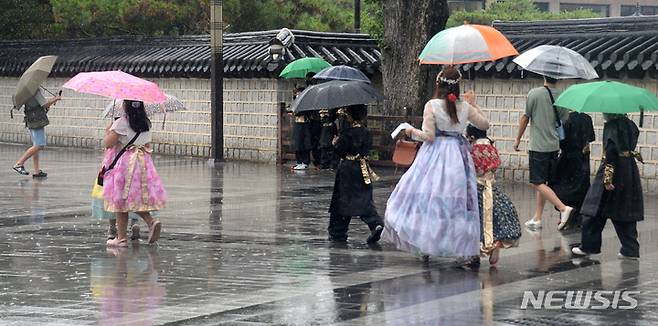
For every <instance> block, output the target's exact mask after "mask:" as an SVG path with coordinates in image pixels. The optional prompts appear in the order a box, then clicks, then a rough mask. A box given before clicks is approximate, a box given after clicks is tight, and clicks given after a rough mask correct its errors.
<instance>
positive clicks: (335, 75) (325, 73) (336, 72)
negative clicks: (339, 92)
mask: <svg viewBox="0 0 658 326" xmlns="http://www.w3.org/2000/svg"><path fill="white" fill-rule="evenodd" d="M313 78H315V79H325V80H355V81H362V82H366V83H370V79H368V77H367V76H366V75H365V74H364V73H362V72H361V70H359V69H356V68H352V67H349V66H343V65H341V66H333V67H327V68H324V69H323V70H322V71H320V72H318V73H317V74H315V76H313Z"/></svg>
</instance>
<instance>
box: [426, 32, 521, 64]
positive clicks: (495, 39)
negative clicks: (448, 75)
mask: <svg viewBox="0 0 658 326" xmlns="http://www.w3.org/2000/svg"><path fill="white" fill-rule="evenodd" d="M518 54H519V53H518V52H517V51H516V49H515V48H514V46H512V44H511V43H510V42H509V41H508V40H507V38H505V36H504V35H503V34H502V33H501V32H499V31H498V30H496V29H495V28H493V27H489V26H484V25H462V26H457V27H452V28H448V29H445V30H443V31H441V32H439V33H437V34H436V35H434V37H432V39H431V40H430V41H429V42H427V44H426V45H425V48H424V49H423V52H421V53H420V56H419V57H418V60H419V61H420V63H421V64H447V65H454V64H464V63H472V62H481V61H493V60H498V59H500V58H504V57H509V56H514V55H518Z"/></svg>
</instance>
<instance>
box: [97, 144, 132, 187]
mask: <svg viewBox="0 0 658 326" xmlns="http://www.w3.org/2000/svg"><path fill="white" fill-rule="evenodd" d="M139 134H141V132H138V133H136V134H135V136H134V137H133V139H131V140H130V141H129V142H128V144H126V146H123V148H122V149H121V151H119V153H117V156H115V157H114V160H113V161H112V163H111V164H110V166H108V167H107V168H105V165H103V167H102V168H101V170H100V172H98V177H97V178H96V184H98V185H99V186H102V185H103V178H104V177H105V173H107V171H110V170H112V169H114V166H115V165H116V164H117V162H118V161H119V158H120V157H121V155H123V153H125V152H126V149H128V147H130V145H132V144H133V143H135V140H137V137H139Z"/></svg>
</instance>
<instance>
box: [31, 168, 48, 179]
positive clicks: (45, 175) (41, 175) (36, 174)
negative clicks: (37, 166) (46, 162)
mask: <svg viewBox="0 0 658 326" xmlns="http://www.w3.org/2000/svg"><path fill="white" fill-rule="evenodd" d="M47 176H48V173H46V172H43V170H39V173H35V174H33V175H32V178H45V177H47Z"/></svg>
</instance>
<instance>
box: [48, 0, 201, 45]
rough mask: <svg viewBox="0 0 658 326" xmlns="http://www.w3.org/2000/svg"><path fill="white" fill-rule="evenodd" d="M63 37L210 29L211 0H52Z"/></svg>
mask: <svg viewBox="0 0 658 326" xmlns="http://www.w3.org/2000/svg"><path fill="white" fill-rule="evenodd" d="M50 2H51V4H52V8H53V15H54V20H55V23H54V24H53V26H52V27H53V32H54V33H55V34H56V35H57V36H60V37H94V36H111V35H121V34H148V35H178V34H190V33H199V32H200V31H201V30H207V28H208V0H174V1H172V0H51V1H50Z"/></svg>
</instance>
